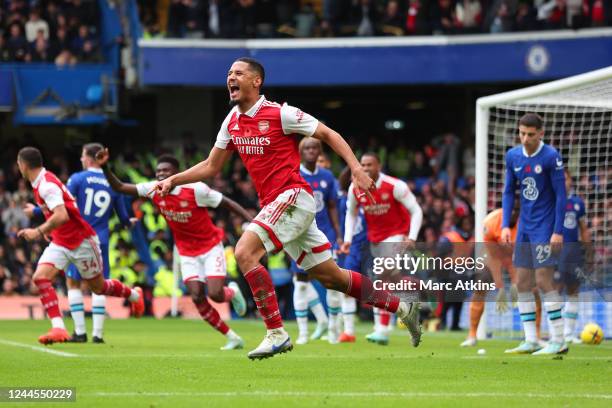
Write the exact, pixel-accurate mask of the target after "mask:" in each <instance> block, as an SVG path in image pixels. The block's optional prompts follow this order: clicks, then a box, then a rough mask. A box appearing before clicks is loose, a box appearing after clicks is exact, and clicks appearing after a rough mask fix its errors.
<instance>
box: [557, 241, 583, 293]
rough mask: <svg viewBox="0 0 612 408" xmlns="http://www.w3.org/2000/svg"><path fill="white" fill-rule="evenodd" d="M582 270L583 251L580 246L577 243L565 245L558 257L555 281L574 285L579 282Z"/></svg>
mask: <svg viewBox="0 0 612 408" xmlns="http://www.w3.org/2000/svg"><path fill="white" fill-rule="evenodd" d="M583 270H584V251H583V249H582V246H581V244H580V243H578V242H569V243H565V244H564V245H563V250H562V251H561V254H560V255H559V264H558V266H557V273H555V281H557V282H559V283H565V284H566V285H574V284H576V283H579V282H580V277H581V275H582V272H583Z"/></svg>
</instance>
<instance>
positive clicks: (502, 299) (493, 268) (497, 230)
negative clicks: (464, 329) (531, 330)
mask: <svg viewBox="0 0 612 408" xmlns="http://www.w3.org/2000/svg"><path fill="white" fill-rule="evenodd" d="M518 215H519V205H518V204H515V206H514V209H513V211H512V218H511V221H510V231H511V234H512V242H514V241H515V237H516V231H517V226H518ZM483 223H484V247H485V251H486V269H485V271H487V272H486V273H487V276H485V279H483V280H491V279H492V280H493V282H495V287H496V288H497V289H498V294H497V299H496V307H495V308H496V309H497V311H498V312H499V313H505V312H506V311H507V310H508V298H507V292H506V289H505V288H504V279H503V276H502V268H503V269H506V271H508V274H509V275H510V282H511V283H512V288H511V290H510V291H511V297H512V301H513V302H516V288H515V283H516V276H515V273H514V267H513V265H512V250H513V248H512V247H511V246H506V245H505V244H504V243H503V242H502V240H501V230H502V228H501V225H502V210H501V208H498V209H496V210H493V211H491V212H490V213H489V214H488V215H487V216H486V217H485V219H484V222H483ZM486 294H487V292H486V291H484V290H483V291H474V292H473V294H472V300H471V302H470V331H469V334H468V337H467V339H465V340H464V341H463V343H461V347H471V346H475V345H476V342H477V341H476V330H477V329H478V324H479V323H480V319H481V317H482V314H483V312H484V302H485V298H486ZM535 296H536V329H537V336H538V339H539V338H540V320H541V311H542V304H541V302H540V297H539V295H538V293H535Z"/></svg>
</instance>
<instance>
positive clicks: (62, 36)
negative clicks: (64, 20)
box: [51, 27, 70, 59]
mask: <svg viewBox="0 0 612 408" xmlns="http://www.w3.org/2000/svg"><path fill="white" fill-rule="evenodd" d="M69 49H70V41H69V39H68V32H67V29H66V28H65V27H60V28H58V29H57V32H56V36H55V38H54V39H53V40H52V41H51V55H52V56H53V59H55V58H56V57H57V56H58V55H59V54H60V53H61V52H62V51H64V50H69Z"/></svg>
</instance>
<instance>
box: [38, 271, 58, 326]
mask: <svg viewBox="0 0 612 408" xmlns="http://www.w3.org/2000/svg"><path fill="white" fill-rule="evenodd" d="M34 284H35V285H36V287H37V288H38V294H39V296H40V302H41V303H42V305H43V307H44V308H45V310H46V311H47V316H49V319H53V318H54V317H62V314H61V313H60V309H59V301H58V299H57V293H56V292H55V289H54V288H53V284H52V283H51V281H50V280H49V279H34Z"/></svg>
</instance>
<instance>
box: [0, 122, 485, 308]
mask: <svg viewBox="0 0 612 408" xmlns="http://www.w3.org/2000/svg"><path fill="white" fill-rule="evenodd" d="M366 149H367V150H373V151H375V152H377V154H379V155H380V156H381V158H382V161H383V162H385V163H386V166H385V171H387V172H389V174H393V175H398V176H401V177H402V178H404V179H407V180H408V181H409V184H410V186H411V188H412V190H413V191H414V192H415V194H416V195H417V198H418V200H419V202H420V204H421V206H422V208H423V209H424V213H425V215H424V222H423V228H422V229H421V236H420V237H419V240H420V241H425V242H429V243H435V242H436V241H437V240H438V237H439V236H440V234H441V233H442V232H443V231H445V230H448V229H450V228H451V227H452V226H453V225H454V223H455V220H456V218H457V217H462V216H465V215H470V214H471V213H472V207H473V200H474V176H473V164H474V157H473V151H472V150H471V149H469V148H467V149H463V154H462V149H461V146H460V142H459V139H458V138H456V137H455V136H454V135H452V134H447V135H443V136H441V137H439V138H437V139H434V141H433V142H432V143H431V144H430V145H428V146H426V148H425V149H424V150H419V151H416V152H411V151H408V150H407V149H406V148H404V147H398V148H397V149H394V150H393V153H389V152H388V151H387V149H386V148H385V147H383V146H382V145H379V144H377V143H376V141H375V140H374V139H373V140H370V142H369V143H368V144H366V145H365V146H363V148H362V149H357V150H358V154H359V152H365V150H366ZM121 152H122V153H121V155H118V156H115V160H114V164H113V166H114V169H115V170H116V171H117V173H118V174H119V175H120V176H121V178H123V179H125V180H129V181H130V182H133V183H138V182H143V181H148V180H151V179H153V178H154V167H155V157H156V156H155V155H154V154H152V153H151V154H145V155H143V154H136V153H132V152H131V151H130V149H129V148H125V149H122V150H121ZM164 152H165V151H164ZM158 153H162V151H160V152H158ZM171 153H173V154H174V155H175V156H177V157H178V158H179V159H180V162H181V165H182V167H186V166H189V165H192V164H194V163H196V162H198V161H199V160H201V159H202V158H203V155H202V154H203V153H202V150H201V149H200V148H199V147H198V146H197V145H196V144H195V143H194V142H193V138H191V137H186V138H184V142H183V144H182V146H181V147H180V148H177V149H175V150H173V151H171ZM10 154H11V153H9V152H5V155H6V157H5V160H4V161H3V162H4V163H5V164H6V165H5V166H4V167H3V168H2V170H1V172H0V220H1V224H0V243H2V244H1V245H0V295H14V294H24V295H26V294H34V293H35V291H36V288H35V286H34V285H33V284H32V281H31V277H32V274H33V271H34V268H35V265H36V261H37V260H38V257H39V256H40V254H41V252H42V249H43V248H44V246H45V243H44V242H34V243H33V244H28V243H26V242H25V241H24V240H21V239H19V238H18V237H17V235H16V233H17V231H18V230H19V229H21V228H24V227H26V226H28V225H30V223H31V222H32V223H38V222H40V220H37V219H33V220H30V219H28V218H27V217H26V216H25V214H24V212H23V210H22V208H23V206H24V204H25V203H27V202H33V197H32V192H31V188H30V187H29V186H28V185H27V183H26V182H25V181H24V180H23V178H22V177H21V175H20V174H19V171H18V168H17V165H16V163H15V161H14V158H13V159H12V160H11V158H10V157H8V156H9V155H10ZM43 154H44V149H43ZM75 162H76V160H75ZM331 162H332V170H334V173H335V174H339V173H340V171H341V170H342V167H341V164H340V163H339V162H337V160H335V157H334V156H332V160H331ZM77 163H78V162H76V163H69V162H68V161H67V159H66V158H65V157H63V156H55V157H51V158H49V157H47V158H46V160H45V166H46V167H47V168H49V169H50V170H52V171H54V172H55V173H56V174H57V175H58V176H59V177H60V179H62V181H64V182H66V181H67V180H68V177H69V175H70V174H71V172H73V171H77V170H78V168H76V167H75V165H76V164H77ZM462 168H465V170H463V171H462ZM209 184H210V185H211V187H213V188H214V189H216V190H218V191H221V192H223V193H224V194H225V195H227V196H228V197H230V198H232V199H234V200H235V201H237V202H238V203H239V204H241V205H242V206H243V207H245V208H246V209H248V210H250V211H252V213H253V215H255V214H256V211H257V208H258V199H257V194H256V192H255V188H254V186H253V183H252V182H251V180H250V178H249V176H248V175H247V172H246V169H245V168H244V166H243V164H242V161H241V160H238V159H237V158H236V157H234V160H233V161H232V162H231V163H230V165H229V166H227V168H226V169H225V171H224V174H223V175H221V174H220V175H218V176H217V177H215V178H214V179H213V180H210V181H209ZM131 209H132V211H133V213H134V215H135V216H136V217H138V218H139V219H140V223H139V224H137V226H136V227H134V228H132V230H130V229H129V228H128V227H125V226H122V225H121V224H120V223H119V221H118V220H117V219H115V220H114V221H112V223H111V225H112V230H113V231H114V232H113V234H112V238H111V243H110V247H111V248H110V254H111V256H110V258H111V275H112V276H113V277H115V278H118V279H120V280H123V281H124V282H126V283H128V284H131V285H133V284H137V283H138V284H141V285H145V286H147V287H149V288H150V289H151V291H152V293H153V294H154V295H157V296H169V295H170V294H171V291H172V272H171V269H172V260H173V253H172V247H173V243H172V236H171V234H170V233H169V231H168V228H167V225H166V222H165V221H164V219H163V217H162V216H161V214H160V213H159V212H158V211H157V210H156V208H155V206H153V205H152V204H151V203H149V202H148V201H145V200H136V201H134V202H133V203H132V204H131ZM209 211H210V212H211V215H212V216H213V219H214V220H215V223H216V224H217V225H218V226H219V227H221V228H223V230H224V231H225V233H226V234H225V242H224V244H225V245H226V246H227V247H228V250H227V251H226V257H227V259H228V273H229V275H230V276H231V277H234V278H238V277H239V275H240V274H239V273H238V270H237V267H236V264H235V261H234V260H233V252H232V249H231V248H232V246H233V245H234V244H235V243H236V241H237V239H238V237H239V236H240V234H241V233H242V231H243V224H244V220H243V219H241V218H240V217H238V216H236V215H230V214H229V213H226V212H224V211H221V210H219V211H213V210H209ZM138 228H142V232H143V233H142V234H141V235H139V234H137V233H135V232H134V229H138ZM139 236H142V237H145V238H144V239H145V241H146V242H145V243H144V246H143V245H141V247H144V248H147V249H146V250H145V251H146V252H148V254H143V253H142V249H141V248H138V242H135V240H136V241H137V240H139ZM268 262H269V267H270V270H271V271H272V273H273V274H274V276H275V278H276V279H275V281H276V282H277V283H278V286H279V287H280V286H285V285H287V284H288V285H290V274H289V272H288V266H289V263H288V259H285V258H284V256H283V255H282V253H281V254H280V256H271V257H269V259H268ZM149 269H152V271H150V270H149ZM155 271H156V272H155ZM287 276H289V279H286V277H287ZM279 289H280V290H281V291H282V290H283V289H282V288H279Z"/></svg>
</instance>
